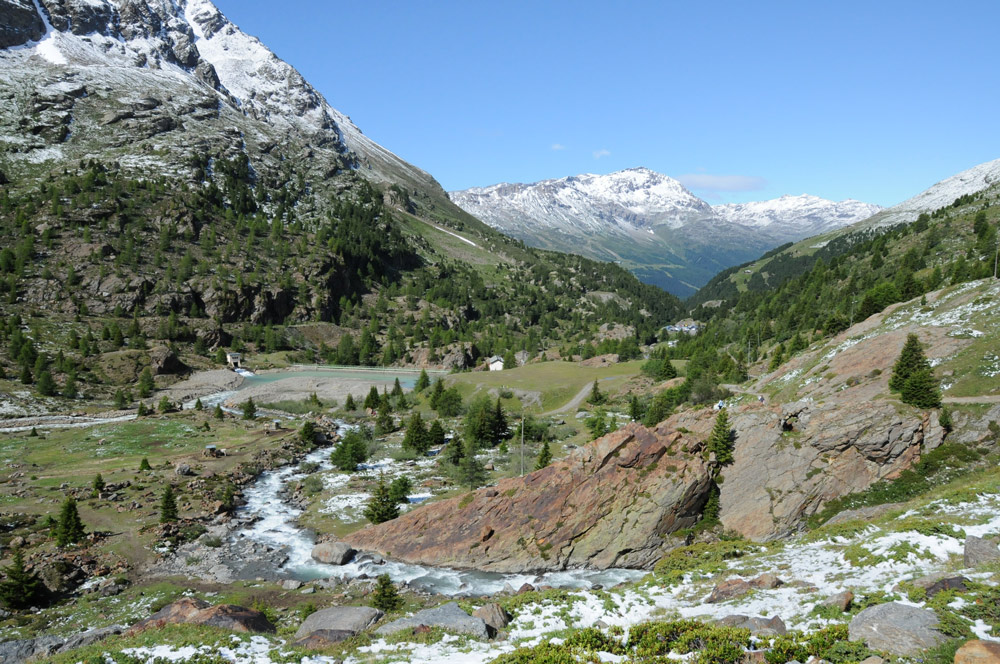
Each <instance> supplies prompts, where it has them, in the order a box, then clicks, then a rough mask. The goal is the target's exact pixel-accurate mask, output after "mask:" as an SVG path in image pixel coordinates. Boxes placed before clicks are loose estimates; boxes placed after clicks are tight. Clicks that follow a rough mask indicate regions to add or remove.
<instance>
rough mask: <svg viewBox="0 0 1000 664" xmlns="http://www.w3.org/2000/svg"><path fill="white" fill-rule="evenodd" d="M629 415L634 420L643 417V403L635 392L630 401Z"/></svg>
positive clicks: (636, 420)
mask: <svg viewBox="0 0 1000 664" xmlns="http://www.w3.org/2000/svg"><path fill="white" fill-rule="evenodd" d="M628 416H629V418H630V419H631V420H632V421H633V422H638V421H639V420H641V419H642V405H641V404H640V403H639V397H637V396H636V395H634V394H633V395H632V398H631V399H629V401H628Z"/></svg>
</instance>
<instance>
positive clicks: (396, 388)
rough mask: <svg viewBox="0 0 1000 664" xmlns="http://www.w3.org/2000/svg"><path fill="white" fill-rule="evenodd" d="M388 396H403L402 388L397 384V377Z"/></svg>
mask: <svg viewBox="0 0 1000 664" xmlns="http://www.w3.org/2000/svg"><path fill="white" fill-rule="evenodd" d="M389 394H390V395H391V396H394V397H401V396H403V386H402V385H400V384H399V378H398V377H397V378H396V382H394V383H393V384H392V392H390V393H389Z"/></svg>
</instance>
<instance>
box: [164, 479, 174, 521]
mask: <svg viewBox="0 0 1000 664" xmlns="http://www.w3.org/2000/svg"><path fill="white" fill-rule="evenodd" d="M174 521H177V499H176V498H175V497H174V487H173V485H171V484H168V485H167V488H166V489H164V490H163V497H162V498H161V499H160V523H173V522H174Z"/></svg>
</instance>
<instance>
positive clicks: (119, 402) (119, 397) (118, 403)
mask: <svg viewBox="0 0 1000 664" xmlns="http://www.w3.org/2000/svg"><path fill="white" fill-rule="evenodd" d="M126 406H128V403H127V402H126V401H125V393H124V392H122V391H121V390H120V389H119V390H116V391H115V408H117V409H118V410H124V409H125V407H126Z"/></svg>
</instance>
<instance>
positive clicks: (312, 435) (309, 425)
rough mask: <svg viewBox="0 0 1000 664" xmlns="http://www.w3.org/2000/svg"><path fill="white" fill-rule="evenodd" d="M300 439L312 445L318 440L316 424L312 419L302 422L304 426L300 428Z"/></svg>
mask: <svg viewBox="0 0 1000 664" xmlns="http://www.w3.org/2000/svg"><path fill="white" fill-rule="evenodd" d="M299 440H301V441H302V442H303V443H305V444H306V445H312V444H313V443H315V442H316V424H315V423H313V422H311V421H308V420H307V421H306V422H303V423H302V428H301V429H299Z"/></svg>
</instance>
